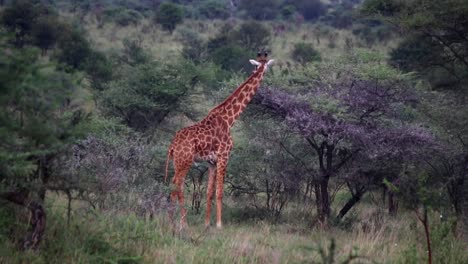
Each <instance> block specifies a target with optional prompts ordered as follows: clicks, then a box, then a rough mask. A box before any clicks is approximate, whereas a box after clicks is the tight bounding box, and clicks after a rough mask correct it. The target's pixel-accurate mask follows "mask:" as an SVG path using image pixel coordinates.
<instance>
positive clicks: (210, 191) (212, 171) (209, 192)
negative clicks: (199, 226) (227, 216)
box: [205, 164, 216, 227]
mask: <svg viewBox="0 0 468 264" xmlns="http://www.w3.org/2000/svg"><path fill="white" fill-rule="evenodd" d="M215 179H216V167H215V165H212V164H210V165H209V167H208V187H207V188H206V214H205V227H209V226H210V219H211V204H212V201H213V195H214V189H215Z"/></svg>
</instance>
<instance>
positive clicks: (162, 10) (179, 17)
mask: <svg viewBox="0 0 468 264" xmlns="http://www.w3.org/2000/svg"><path fill="white" fill-rule="evenodd" d="M183 16H184V10H183V9H182V7H180V6H179V5H176V4H173V3H168V2H165V3H162V4H161V5H160V6H159V8H158V11H157V12H156V18H155V21H156V23H158V24H161V26H162V28H163V29H164V30H167V31H169V32H171V33H172V32H173V31H174V29H175V28H176V26H177V25H178V24H180V23H182V21H183Z"/></svg>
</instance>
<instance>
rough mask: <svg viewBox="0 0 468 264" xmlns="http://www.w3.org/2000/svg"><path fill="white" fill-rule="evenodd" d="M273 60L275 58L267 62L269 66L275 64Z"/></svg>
mask: <svg viewBox="0 0 468 264" xmlns="http://www.w3.org/2000/svg"><path fill="white" fill-rule="evenodd" d="M273 62H275V60H269V61H268V62H267V66H270V65H271V64H273Z"/></svg>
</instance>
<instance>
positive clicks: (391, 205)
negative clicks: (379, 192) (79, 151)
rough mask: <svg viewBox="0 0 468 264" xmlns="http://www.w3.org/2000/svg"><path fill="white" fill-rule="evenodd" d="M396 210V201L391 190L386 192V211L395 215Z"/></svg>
mask: <svg viewBox="0 0 468 264" xmlns="http://www.w3.org/2000/svg"><path fill="white" fill-rule="evenodd" d="M397 212H398V201H397V199H396V197H395V194H394V193H393V192H392V191H389V192H388V213H389V214H390V215H391V216H396V215H397Z"/></svg>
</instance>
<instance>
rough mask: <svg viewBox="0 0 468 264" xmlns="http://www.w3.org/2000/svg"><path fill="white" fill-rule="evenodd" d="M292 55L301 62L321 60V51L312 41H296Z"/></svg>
mask: <svg viewBox="0 0 468 264" xmlns="http://www.w3.org/2000/svg"><path fill="white" fill-rule="evenodd" d="M291 57H292V58H293V59H294V60H295V61H297V62H299V63H301V64H306V63H308V62H312V61H320V60H321V57H320V54H319V52H318V51H317V50H316V49H314V46H313V45H312V44H311V43H296V44H295V45H294V48H293V51H292V55H291Z"/></svg>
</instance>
